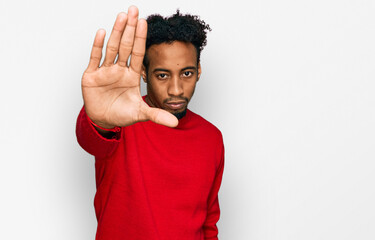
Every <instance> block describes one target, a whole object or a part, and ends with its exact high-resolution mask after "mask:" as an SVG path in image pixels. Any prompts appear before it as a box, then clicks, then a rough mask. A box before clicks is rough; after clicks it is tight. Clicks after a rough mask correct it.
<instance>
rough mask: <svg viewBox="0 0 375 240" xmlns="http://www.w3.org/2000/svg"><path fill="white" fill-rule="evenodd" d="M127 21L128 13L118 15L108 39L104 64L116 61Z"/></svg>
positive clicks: (107, 64) (108, 64)
mask: <svg viewBox="0 0 375 240" xmlns="http://www.w3.org/2000/svg"><path fill="white" fill-rule="evenodd" d="M126 21H127V15H126V13H119V14H118V15H117V18H116V21H115V24H114V25H113V29H112V32H111V36H110V37H109V39H108V43H107V49H106V52H105V59H104V62H103V65H104V66H110V65H112V64H113V63H114V62H115V59H116V56H117V54H118V49H119V45H120V40H121V35H122V33H123V31H124V28H125V25H126Z"/></svg>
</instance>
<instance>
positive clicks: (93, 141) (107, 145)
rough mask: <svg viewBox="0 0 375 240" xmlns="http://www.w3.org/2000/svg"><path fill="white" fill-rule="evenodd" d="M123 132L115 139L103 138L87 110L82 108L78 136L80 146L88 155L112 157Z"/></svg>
mask: <svg viewBox="0 0 375 240" xmlns="http://www.w3.org/2000/svg"><path fill="white" fill-rule="evenodd" d="M122 131H123V130H121V131H120V132H118V133H117V134H116V136H115V138H113V139H107V138H104V137H103V136H101V135H100V134H99V133H98V132H97V130H96V129H95V128H94V126H93V125H92V124H91V123H90V121H89V117H88V116H87V114H86V111H85V108H84V107H82V109H81V112H80V113H79V115H78V118H77V124H76V136H77V141H78V143H79V145H80V146H81V147H82V148H83V149H84V150H85V151H86V152H88V153H90V154H92V155H94V156H95V157H97V158H105V157H108V156H110V155H111V154H112V153H113V152H114V151H115V149H116V148H117V146H118V144H119V142H120V141H121V132H122Z"/></svg>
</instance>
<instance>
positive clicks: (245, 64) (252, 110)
mask: <svg viewBox="0 0 375 240" xmlns="http://www.w3.org/2000/svg"><path fill="white" fill-rule="evenodd" d="M132 4H133V5H136V6H138V7H139V9H140V16H141V17H146V16H147V15H149V14H152V13H160V14H162V15H171V14H173V13H175V11H176V9H177V8H179V9H180V10H181V12H183V13H192V14H197V15H200V16H201V18H202V19H204V20H205V21H206V22H207V23H209V24H210V26H211V27H212V29H213V30H212V32H211V33H209V35H208V45H207V47H206V48H205V49H204V50H203V52H202V57H201V64H202V71H203V73H202V76H201V80H200V81H199V83H198V85H197V89H196V93H195V95H194V97H193V99H192V102H191V104H190V109H191V110H193V111H195V112H197V113H198V114H200V115H202V116H203V117H205V118H206V119H207V120H209V121H211V122H212V123H213V124H215V125H216V126H217V127H218V128H219V129H220V130H221V131H222V133H223V136H224V141H225V147H226V162H225V171H224V178H223V184H222V188H221V190H220V194H219V197H220V204H221V210H222V215H221V219H220V221H219V224H218V226H219V231H220V234H219V236H220V239H222V240H301V239H303V240H310V239H311V240H318V239H319V240H332V239H340V240H352V239H361V240H370V239H371V240H373V239H375V204H374V202H375V187H374V185H375V174H374V172H375V163H374V161H375V137H374V136H375V127H374V126H375V124H374V123H375V108H374V107H375V94H374V91H375V44H374V43H375V33H374V30H375V14H374V13H375V2H374V1H373V0H314V1H313V0H284V1H278V0H250V1H240V0H232V1H202V0H200V1H198V0H190V1H187V0H185V1H180V0H167V1H163V0H159V1H120V0H117V1H115V0H108V1H97V0H90V1H89V0H83V1H79V0H75V1H72V0H66V1H47V0H35V1H26V0H20V1H1V3H0V34H1V38H0V69H1V71H0V78H1V85H0V104H1V118H0V129H1V134H0V148H1V152H0V158H1V162H0V163H1V166H0V194H1V195H0V239H7V240H13V239H38V240H51V239H53V240H59V239H61V240H66V239H69V240H86V239H87V240H89V239H94V236H95V230H96V218H95V214H94V207H93V199H94V194H95V176H94V159H93V157H92V156H90V155H89V154H87V153H86V152H84V151H83V150H82V149H81V148H80V147H79V145H78V144H77V141H76V137H75V122H76V118H77V115H78V112H79V110H80V108H81V107H82V104H83V101H82V96H81V89H80V80H81V76H82V73H83V71H84V70H85V68H86V67H87V64H88V60H89V55H90V50H91V45H92V42H93V39H94V36H95V32H96V30H97V29H99V28H104V29H106V30H107V33H109V32H110V31H111V28H112V25H113V23H114V20H115V18H116V15H117V13H119V12H120V11H127V8H128V6H130V5H132ZM142 93H143V94H144V93H145V91H144V85H142Z"/></svg>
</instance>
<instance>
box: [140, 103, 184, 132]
mask: <svg viewBox="0 0 375 240" xmlns="http://www.w3.org/2000/svg"><path fill="white" fill-rule="evenodd" d="M141 112H143V113H144V114H145V116H146V118H147V119H148V120H150V121H153V122H154V123H157V124H161V125H164V126H167V127H176V126H177V125H178V120H177V118H176V117H175V116H173V114H171V113H169V112H167V111H165V110H162V109H160V108H151V107H149V106H147V104H144V105H142V109H141Z"/></svg>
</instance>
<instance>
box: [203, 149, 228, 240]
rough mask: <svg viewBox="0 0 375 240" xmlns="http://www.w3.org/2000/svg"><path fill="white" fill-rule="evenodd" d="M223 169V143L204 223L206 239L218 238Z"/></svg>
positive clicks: (214, 239)
mask: <svg viewBox="0 0 375 240" xmlns="http://www.w3.org/2000/svg"><path fill="white" fill-rule="evenodd" d="M223 171H224V145H222V150H221V159H220V164H219V166H218V169H217V171H216V176H215V180H214V183H213V186H212V189H211V192H210V194H209V196H208V203H207V206H208V210H207V217H206V221H205V223H204V225H203V231H204V239H205V240H218V237H217V235H218V229H217V226H216V223H217V222H218V221H219V218H220V207H219V198H218V192H219V189H220V185H221V180H222V177H223Z"/></svg>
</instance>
